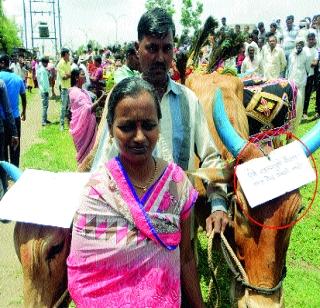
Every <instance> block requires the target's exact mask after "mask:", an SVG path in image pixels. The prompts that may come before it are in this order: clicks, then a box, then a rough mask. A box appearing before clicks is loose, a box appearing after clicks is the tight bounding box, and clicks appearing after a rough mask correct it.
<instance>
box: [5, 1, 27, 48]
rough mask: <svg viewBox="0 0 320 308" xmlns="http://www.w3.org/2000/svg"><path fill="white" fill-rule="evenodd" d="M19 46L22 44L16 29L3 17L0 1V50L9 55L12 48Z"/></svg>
mask: <svg viewBox="0 0 320 308" xmlns="http://www.w3.org/2000/svg"><path fill="white" fill-rule="evenodd" d="M20 46H22V43H21V40H20V38H19V36H18V27H17V25H16V24H15V23H14V22H13V21H11V20H10V19H8V18H7V17H6V16H5V15H4V12H3V6H2V0H0V50H3V51H4V52H5V53H9V54H10V53H11V52H12V50H13V48H14V47H20Z"/></svg>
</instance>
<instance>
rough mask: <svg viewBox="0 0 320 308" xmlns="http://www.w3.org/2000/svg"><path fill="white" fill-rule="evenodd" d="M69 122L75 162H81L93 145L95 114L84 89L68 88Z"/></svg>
mask: <svg viewBox="0 0 320 308" xmlns="http://www.w3.org/2000/svg"><path fill="white" fill-rule="evenodd" d="M69 99H70V108H71V114H72V116H71V122H70V133H71V135H72V138H73V142H74V145H75V147H76V150H77V157H76V158H77V162H78V163H81V162H82V161H83V159H84V158H85V157H86V156H87V154H88V153H89V152H90V150H91V149H92V147H93V144H94V141H95V137H96V130H97V129H96V127H97V125H96V116H95V114H94V113H92V101H91V97H90V95H89V93H88V92H87V91H86V90H83V89H80V88H78V87H72V88H70V90H69Z"/></svg>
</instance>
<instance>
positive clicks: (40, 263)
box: [14, 223, 71, 307]
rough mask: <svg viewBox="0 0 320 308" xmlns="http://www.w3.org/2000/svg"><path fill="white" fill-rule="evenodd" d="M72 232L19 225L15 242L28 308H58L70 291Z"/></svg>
mask: <svg viewBox="0 0 320 308" xmlns="http://www.w3.org/2000/svg"><path fill="white" fill-rule="evenodd" d="M70 240H71V235H70V230H69V229H63V228H58V227H51V226H42V225H35V224H29V223H16V226H15V229H14V243H15V249H16V253H17V256H18V258H19V260H20V262H21V265H22V271H23V293H24V306H25V307H57V306H56V305H55V304H56V303H57V301H58V300H59V299H60V298H61V296H62V294H63V293H64V292H65V290H66V289H67V267H66V259H67V256H68V254H69V249H70Z"/></svg>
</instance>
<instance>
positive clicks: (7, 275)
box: [0, 90, 60, 308]
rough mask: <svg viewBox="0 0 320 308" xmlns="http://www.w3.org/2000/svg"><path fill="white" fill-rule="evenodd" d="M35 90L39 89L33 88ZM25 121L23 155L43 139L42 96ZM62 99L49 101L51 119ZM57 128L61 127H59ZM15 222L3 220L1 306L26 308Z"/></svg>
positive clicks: (30, 106) (0, 229)
mask: <svg viewBox="0 0 320 308" xmlns="http://www.w3.org/2000/svg"><path fill="white" fill-rule="evenodd" d="M33 91H34V92H36V91H37V90H33ZM27 106H28V107H27V114H26V121H25V122H22V125H21V135H22V138H21V154H20V157H22V156H23V154H24V153H25V152H26V151H28V149H29V148H30V146H31V145H32V144H35V143H39V142H41V140H40V139H39V138H38V133H39V130H41V129H42V126H41V100H40V95H33V96H32V102H29V104H28V105H27ZM59 107H60V102H59V101H53V100H50V103H49V110H48V119H49V120H51V119H56V120H57V118H58V114H59ZM57 129H58V126H57ZM14 225H15V223H14V222H11V223H8V224H3V223H1V222H0V307H1V308H4V307H17V308H18V307H23V286H22V284H23V279H22V270H21V266H20V263H19V260H18V258H17V256H16V253H15V249H14V243H13V230H14Z"/></svg>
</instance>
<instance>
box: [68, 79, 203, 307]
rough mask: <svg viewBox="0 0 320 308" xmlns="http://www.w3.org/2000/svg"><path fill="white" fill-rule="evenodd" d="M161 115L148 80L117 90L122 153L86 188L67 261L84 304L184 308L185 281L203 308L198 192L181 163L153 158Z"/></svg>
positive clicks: (111, 114)
mask: <svg viewBox="0 0 320 308" xmlns="http://www.w3.org/2000/svg"><path fill="white" fill-rule="evenodd" d="M160 118H161V111H160V106H159V101H158V98H157V96H156V94H155V91H154V89H153V87H152V86H151V85H150V84H149V83H147V82H146V81H144V80H143V79H140V78H126V79H124V80H122V81H121V82H120V83H119V84H118V85H117V86H116V87H115V88H114V90H113V91H112V93H111V96H110V99H109V103H108V117H107V121H108V125H109V129H110V135H111V136H112V139H113V140H112V142H116V144H117V147H118V150H119V155H118V156H117V157H115V158H113V159H112V160H110V161H108V162H107V163H105V164H103V165H102V166H100V168H99V169H98V171H97V172H95V173H94V174H92V176H91V179H90V180H89V182H88V183H87V185H86V187H85V190H84V192H83V197H82V202H81V205H80V207H79V209H78V210H77V213H76V216H75V218H74V223H73V232H72V242H71V250H70V255H69V257H68V260H67V265H68V284H69V285H68V286H69V292H70V294H71V297H72V298H73V300H74V302H75V303H76V305H77V307H135V308H138V307H180V304H181V292H180V289H181V283H182V284H183V287H184V290H185V291H186V295H187V297H188V300H189V302H190V303H191V304H192V306H193V307H203V302H202V298H201V292H200V287H199V280H198V277H197V271H196V264H195V260H194V255H193V252H192V249H191V241H190V217H189V214H190V211H191V208H192V206H193V204H194V202H195V200H196V198H197V192H196V191H195V189H194V188H193V187H192V184H191V183H190V181H189V180H188V178H187V176H186V175H185V174H184V172H183V171H182V169H181V168H180V167H179V166H177V165H176V164H175V163H173V162H172V163H167V162H165V161H163V160H161V159H158V158H156V157H154V156H153V155H152V152H153V150H154V147H155V145H156V142H157V140H158V137H159V120H160Z"/></svg>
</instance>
